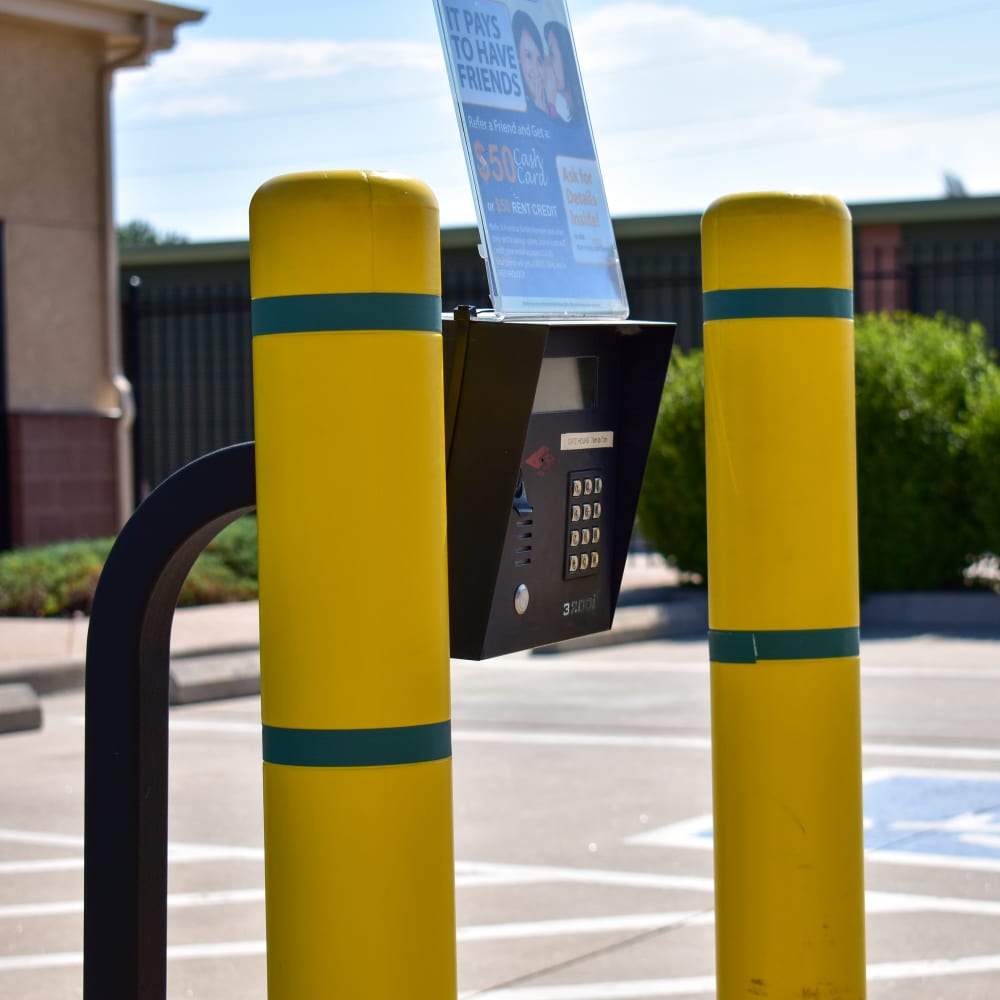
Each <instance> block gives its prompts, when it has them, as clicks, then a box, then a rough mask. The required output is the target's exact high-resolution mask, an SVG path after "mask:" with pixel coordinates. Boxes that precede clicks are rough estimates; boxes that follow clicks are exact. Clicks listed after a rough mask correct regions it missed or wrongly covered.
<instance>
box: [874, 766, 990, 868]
mask: <svg viewBox="0 0 1000 1000" xmlns="http://www.w3.org/2000/svg"><path fill="white" fill-rule="evenodd" d="M864 779H865V782H864V806H865V810H864V811H865V849H866V850H868V851H874V852H876V857H878V856H880V855H882V854H883V853H884V852H889V853H890V854H891V855H892V858H891V860H896V861H900V862H904V861H906V860H907V856H910V857H911V858H912V860H913V861H914V862H915V863H916V862H917V861H918V858H922V859H925V860H927V861H930V862H931V863H933V860H932V859H934V858H941V859H942V860H943V859H952V860H953V861H959V860H960V859H963V858H964V859H970V860H971V859H978V860H979V861H981V862H985V864H977V865H976V867H987V866H989V867H992V865H991V864H990V862H995V863H996V864H997V866H998V868H1000V774H996V773H993V772H988V771H940V770H932V769H922V768H920V769H918V768H877V769H872V770H868V771H866V772H865V774H864Z"/></svg>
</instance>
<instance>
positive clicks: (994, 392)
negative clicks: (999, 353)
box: [969, 368, 1000, 555]
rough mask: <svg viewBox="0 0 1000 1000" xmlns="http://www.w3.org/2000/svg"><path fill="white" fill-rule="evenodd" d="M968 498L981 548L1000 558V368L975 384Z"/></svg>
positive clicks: (970, 429)
mask: <svg viewBox="0 0 1000 1000" xmlns="http://www.w3.org/2000/svg"><path fill="white" fill-rule="evenodd" d="M969 458H970V462H969V495H970V502H971V506H972V512H973V516H974V517H975V519H976V520H977V522H978V523H979V524H980V525H981V526H982V529H983V537H982V546H981V547H982V549H984V550H985V551H986V552H989V553H992V554H993V555H1000V369H997V368H994V369H993V370H992V371H991V372H990V374H989V376H988V377H987V378H984V379H983V380H982V381H981V383H980V385H979V392H978V394H977V399H976V405H975V407H974V409H973V415H972V419H971V421H970V425H969Z"/></svg>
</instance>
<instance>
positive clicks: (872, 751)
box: [73, 664, 1000, 761]
mask: <svg viewBox="0 0 1000 1000" xmlns="http://www.w3.org/2000/svg"><path fill="white" fill-rule="evenodd" d="M706 668H707V664H706ZM900 676H903V675H902V674H900ZM948 676H949V677H951V675H950V674H949V675H948ZM952 679H953V678H952ZM73 721H78V722H79V724H80V725H83V721H84V719H83V716H82V715H81V716H78V717H76V718H75V719H74V720H73ZM170 727H171V729H175V730H177V731H178V732H185V731H188V732H201V733H236V734H243V733H246V734H248V735H254V736H256V735H257V734H259V732H260V723H255V722H236V721H230V720H224V719H188V718H177V717H175V716H171V719H170ZM451 737H452V742H454V743H459V742H463V741H464V742H467V743H511V744H519V743H520V744H525V745H535V746H592V747H638V748H649V749H653V750H660V749H662V750H711V748H712V741H711V739H710V738H709V737H708V736H666V735H657V734H655V733H646V734H637V733H590V732H573V731H571V730H555V731H539V730H534V729H453V730H452V734H451ZM861 751H862V753H864V754H868V755H870V756H873V757H904V758H905V757H909V758H919V759H927V760H936V759H937V760H967V761H1000V747H968V746H943V745H940V744H929V745H922V744H906V743H863V744H862V745H861Z"/></svg>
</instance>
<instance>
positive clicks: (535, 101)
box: [435, 0, 628, 318]
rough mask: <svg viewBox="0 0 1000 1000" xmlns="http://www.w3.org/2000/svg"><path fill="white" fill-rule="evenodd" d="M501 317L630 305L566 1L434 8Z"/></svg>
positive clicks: (462, 1) (475, 0) (460, 2)
mask: <svg viewBox="0 0 1000 1000" xmlns="http://www.w3.org/2000/svg"><path fill="white" fill-rule="evenodd" d="M435 8H436V10H437V17H438V26H439V28H440V31H441V41H442V44H443V46H444V51H445V61H446V63H447V65H448V76H449V79H450V81H451V87H452V93H453V95H454V98H455V107H456V111H457V113H458V120H459V126H460V128H461V132H462V138H463V141H464V146H465V153H466V160H467V162H468V165H469V173H470V177H471V180H472V188H473V192H474V194H475V200H476V211H477V214H478V216H479V228H480V232H481V233H482V236H483V242H484V244H485V251H486V265H487V271H488V274H489V280H490V292H491V298H492V299H493V308H494V311H495V312H496V313H497V314H498V315H500V316H511V317H514V316H520V317H527V316H533V317H558V316H591V317H598V316H601V317H613V318H624V317H625V316H627V315H628V303H627V300H626V298H625V288H624V284H623V282H622V275H621V267H620V265H619V261H618V249H617V247H616V245H615V238H614V232H613V230H612V227H611V215H610V212H609V211H608V205H607V200H606V198H605V195H604V183H603V181H602V179H601V172H600V167H599V166H598V163H597V154H596V151H595V148H594V139H593V134H592V132H591V128H590V118H589V116H588V114H587V108H586V103H585V101H584V96H583V87H582V85H581V82H580V72H579V65H578V63H577V58H576V50H575V46H574V44H573V36H572V33H571V31H570V27H569V15H568V14H567V12H566V6H565V3H564V2H563V0H512V2H510V3H504V2H501V0H435Z"/></svg>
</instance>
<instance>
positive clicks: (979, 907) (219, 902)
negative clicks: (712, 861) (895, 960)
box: [0, 882, 1000, 941]
mask: <svg viewBox="0 0 1000 1000" xmlns="http://www.w3.org/2000/svg"><path fill="white" fill-rule="evenodd" d="M494 884H503V883H502V882H500V883H494ZM263 902H264V889H263V888H256V889H223V890H217V891H213V892H207V891H206V892H185V893H171V894H170V895H168V896H167V907H168V908H169V909H186V908H194V907H210V906H229V905H243V904H250V903H263ZM865 910H866V912H867V913H869V914H889V913H952V914H959V915H966V916H984V917H1000V901H997V900H992V899H969V898H958V897H953V896H928V895H920V894H915V893H902V892H900V893H896V892H867V893H865ZM79 913H83V900H82V899H67V900H54V901H50V902H39V903H12V904H8V905H5V906H0V920H11V919H26V918H31V917H52V916H70V915H74V914H79ZM713 920H714V916H713V915H712V913H711V911H709V910H676V911H666V912H663V911H661V912H656V913H625V914H619V915H614V916H606V917H572V918H567V919H563V920H559V919H555V920H534V921H515V922H510V923H500V924H481V925H471V926H468V927H461V928H459V930H458V940H459V941H499V940H505V939H513V938H521V937H555V936H562V935H573V934H602V933H607V932H614V931H622V930H630V931H632V930H651V929H656V928H659V927H664V928H666V927H671V926H675V925H679V924H687V925H689V926H701V925H703V924H710V923H712V922H713Z"/></svg>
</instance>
